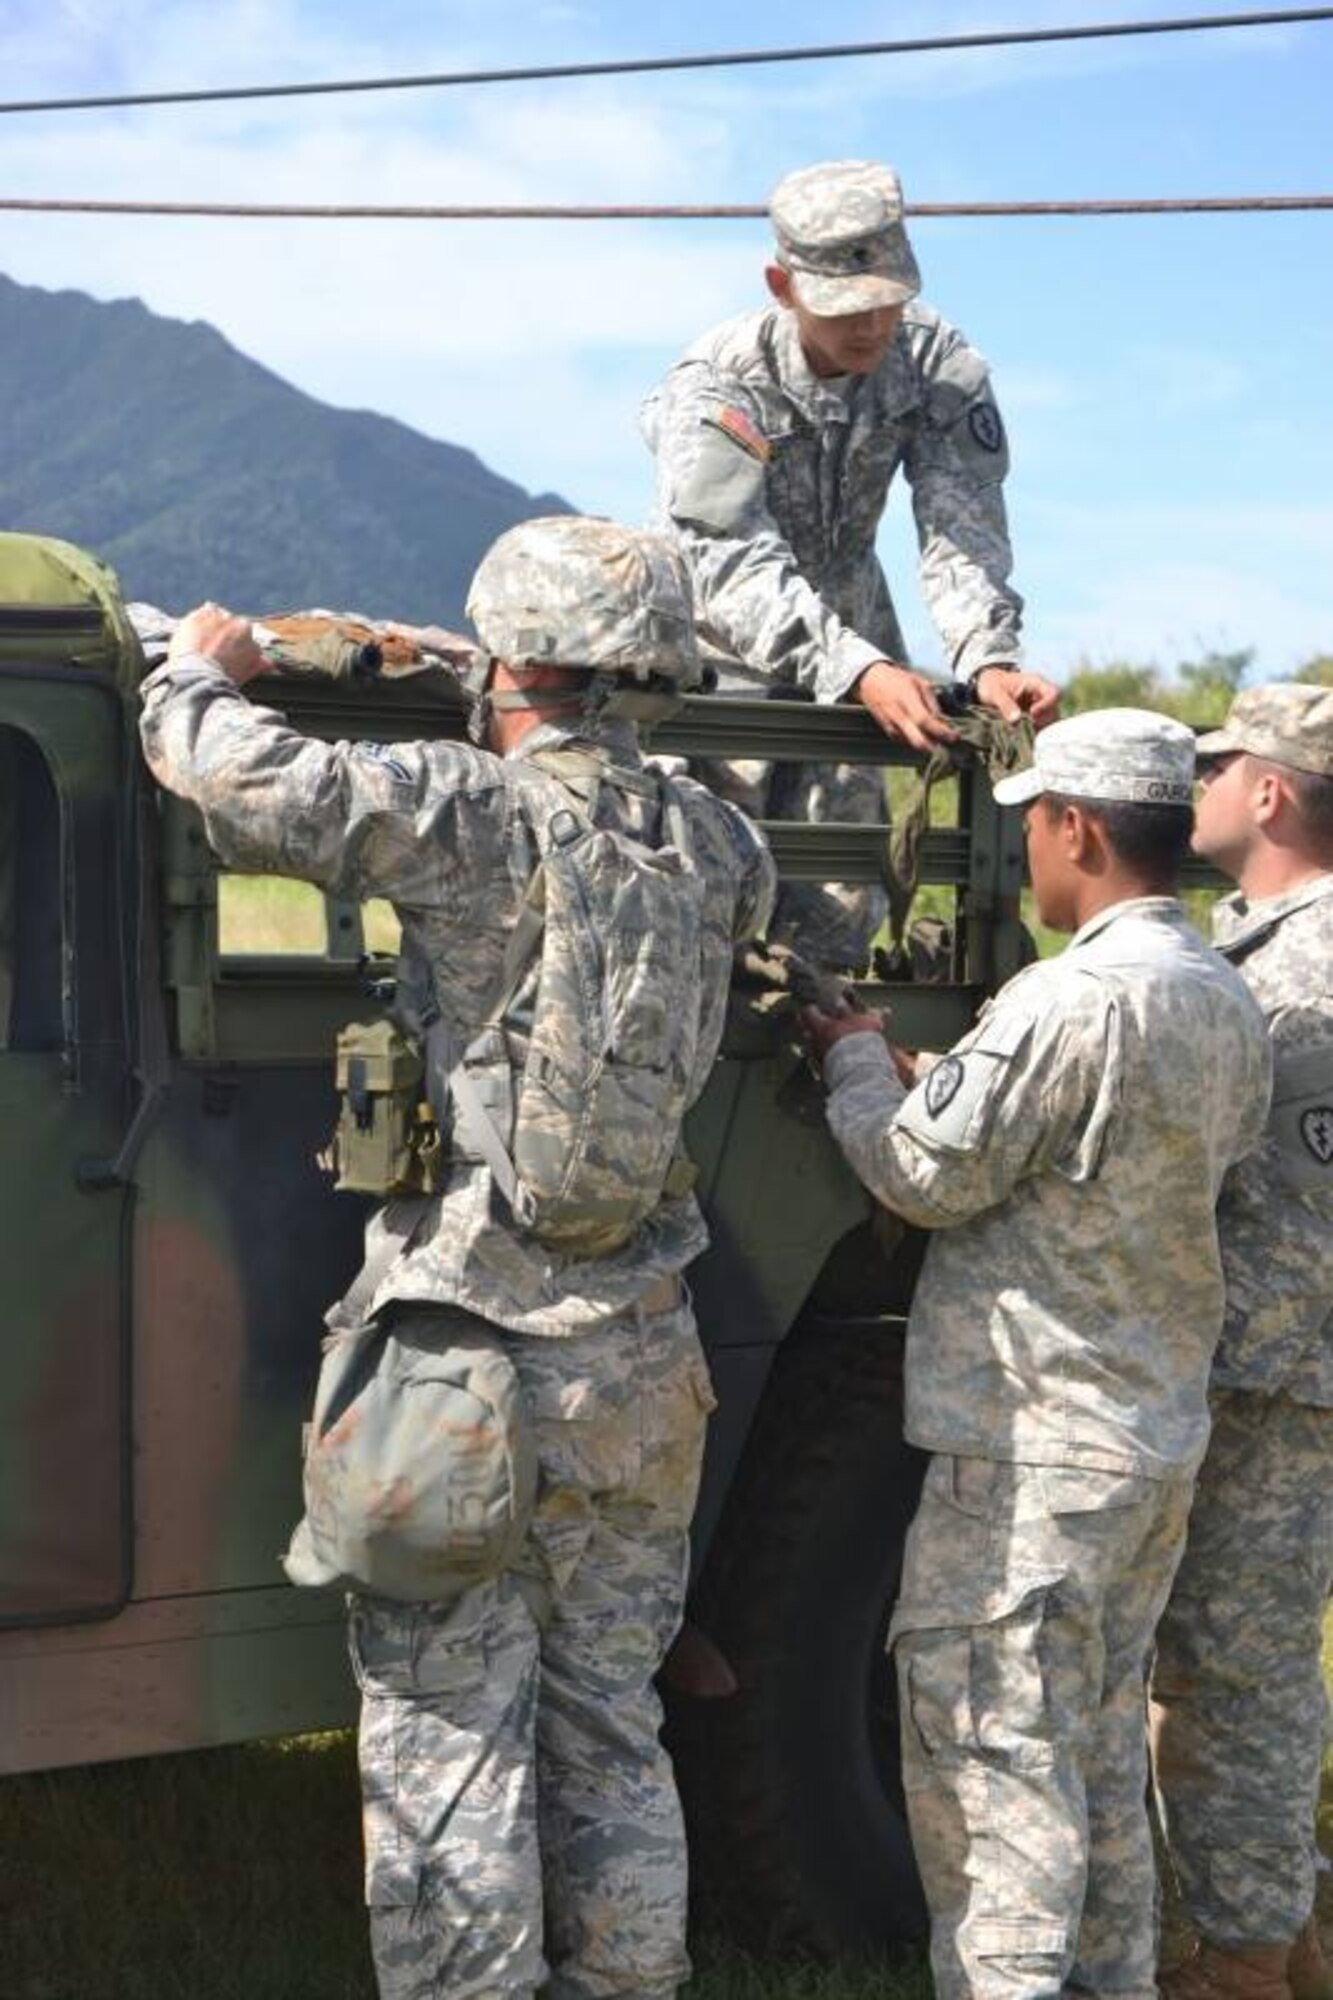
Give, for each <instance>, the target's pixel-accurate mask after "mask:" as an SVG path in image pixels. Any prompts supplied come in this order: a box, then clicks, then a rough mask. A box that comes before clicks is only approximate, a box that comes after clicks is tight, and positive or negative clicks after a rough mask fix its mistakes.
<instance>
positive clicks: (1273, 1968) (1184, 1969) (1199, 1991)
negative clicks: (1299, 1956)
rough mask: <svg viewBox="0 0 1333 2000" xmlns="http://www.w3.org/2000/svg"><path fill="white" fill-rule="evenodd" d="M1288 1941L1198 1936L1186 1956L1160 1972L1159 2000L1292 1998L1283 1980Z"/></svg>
mask: <svg viewBox="0 0 1333 2000" xmlns="http://www.w3.org/2000/svg"><path fill="white" fill-rule="evenodd" d="M1290 1951H1291V1947H1290V1945H1285V1944H1249V1945H1231V1946H1224V1945H1220V1944H1208V1943H1206V1942H1205V1941H1204V1940H1203V1939H1202V1938H1201V1939H1200V1940H1199V1941H1198V1943H1197V1944H1196V1945H1195V1947H1194V1949H1193V1951H1192V1952H1191V1953H1190V1955H1189V1957H1188V1958H1187V1959H1185V1960H1184V1962H1183V1963H1182V1964H1180V1965H1173V1966H1172V1968H1171V1970H1170V1971H1169V1972H1164V1973H1162V1974H1161V1975H1160V1976H1159V1978H1158V1981H1157V1990H1158V1992H1159V1993H1160V1994H1161V1995H1162V1996H1163V2000H1292V1991H1291V1988H1290V1986H1288V1984H1287V1959H1288V1956H1289V1954H1290Z"/></svg>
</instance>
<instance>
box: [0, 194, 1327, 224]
mask: <svg viewBox="0 0 1333 2000" xmlns="http://www.w3.org/2000/svg"><path fill="white" fill-rule="evenodd" d="M1312 209H1333V194H1236V195H1182V196H1175V197H1170V196H1169V197H1166V198H1163V199H1158V200H1137V199H1129V198H1126V199H1124V200H1114V199H1112V200H1109V201H935V202H930V201H927V202H909V203H907V204H906V206H905V207H904V210H903V213H904V214H905V215H908V216H913V217H923V216H924V217H928V218H938V219H945V220H952V219H954V218H956V217H960V216H1058V215H1245V214H1264V215H1271V214H1274V213H1278V214H1282V213H1293V214H1294V213H1300V212H1306V211H1309V210H1312ZM4 211H9V212H11V213H20V214H35V215H146V216H154V215H156V216H198V217H204V218H221V219H224V220H225V219H228V218H233V219H241V220H245V221H261V222H271V221H297V222H664V221H676V220H684V221H719V220H720V221H728V222H730V221H751V220H754V219H755V218H757V217H760V216H764V215H767V213H768V210H767V208H766V207H764V206H763V205H762V204H761V203H745V204H731V205H716V206H708V205H700V204H698V203H693V204H688V205H676V206H665V205H659V206H652V205H648V204H639V205H634V206H621V207H614V208H606V207H602V208H589V207H579V206H573V205H570V206H564V207H561V206H557V205H554V204H540V203H524V204H518V203H515V204H509V205H506V206H503V207H499V206H497V207H477V206H466V207H464V206H461V205H456V206H447V205H445V206H441V205H431V206H424V205H422V204H419V203H418V204H413V205H411V206H394V205H388V204H374V205H372V204H370V203H365V202H342V203H326V202H318V203H316V202H290V203H285V202H284V203H278V202H240V201H235V202H222V201H206V202H189V201H81V200H75V199H70V200H64V199H61V198H59V197H55V198H51V199H45V198H39V197H36V196H27V195H0V212H4Z"/></svg>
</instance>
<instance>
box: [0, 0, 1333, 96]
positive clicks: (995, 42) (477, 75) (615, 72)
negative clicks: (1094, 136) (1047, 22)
mask: <svg viewBox="0 0 1333 2000" xmlns="http://www.w3.org/2000/svg"><path fill="white" fill-rule="evenodd" d="M1329 20H1333V6H1330V7H1267V8H1263V9H1261V10H1257V11H1253V12H1250V13H1245V14H1192V15H1180V16H1177V17H1176V18H1174V19H1163V20H1150V21H1100V22H1090V23H1087V24H1085V25H1084V26H1082V27H1065V28H996V29H991V30H988V31H984V32H979V33H975V34H963V35H919V36H915V37H913V38H911V39H901V40H897V41H887V42H824V43H818V44H815V45H813V46H811V47H808V48H786V49H736V50H732V51H730V52H728V53H725V54H711V55H695V56H642V57H636V58H633V59H629V60H626V61H624V62H586V63H549V64H545V65H534V66H530V67H526V68H522V69H466V70H444V71H438V72H435V73H433V74H427V75H420V76H363V77H347V78H343V79H342V80H340V81H338V82H332V83H329V82H326V83H258V84H237V85H233V86H231V87H228V88H222V89H216V90H145V91H124V92H119V93H116V94H114V95H112V94H107V95H103V96H98V97H29V98H16V99H13V100H11V101H10V102H8V103H0V113H11V114H12V113H17V112H24V111H109V110H127V109H130V108H132V107H137V106H141V105H154V104H222V103H228V102H236V101H238V100H241V99H250V98H268V97H328V96H333V95H335V94H338V93H351V92H355V91H360V92H366V91H375V90H445V89H450V88H457V87H459V86H461V85H471V84H484V83H554V82H557V81H559V80H562V79H565V78H570V77H593V76H642V75H650V74H654V73H660V72H663V71H667V70H690V69H738V68H742V67H753V66H755V65H758V64H762V63H795V62H838V61H846V60H847V59H848V58H852V57H859V56H906V55H922V54H926V53H928V52H938V51H947V50H951V49H1000V48H1017V47H1024V46H1031V45H1032V44H1034V43H1038V42H1091V41H1102V40H1107V39H1109V38H1112V37H1115V36H1124V35H1185V34H1194V33H1198V32H1200V31H1202V30H1213V29H1224V28H1269V27H1281V26H1289V25H1291V24H1292V23H1306V22H1310V21H1329Z"/></svg>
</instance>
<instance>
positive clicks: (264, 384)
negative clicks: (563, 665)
mask: <svg viewBox="0 0 1333 2000" xmlns="http://www.w3.org/2000/svg"><path fill="white" fill-rule="evenodd" d="M0 380H2V381H3V383H4V393H3V396H2V397H0V527H5V528H11V529H24V530H28V531H30V532H34V533H40V534H48V535H62V536H64V537H65V538H66V540H68V541H72V542H79V543H82V544H83V545H84V546H85V547H87V548H90V549H92V550H94V551H95V552H96V553H97V554H98V555H100V556H103V557H105V558H106V560H107V561H108V562H110V563H112V564H114V566H115V568H116V569H117V570H118V571H119V572H120V579H121V582H122V584H123V585H124V588H125V594H126V596H127V597H130V598H145V599H147V600H148V601H149V602H151V603H154V604H160V605H162V606H164V607H165V608H166V609H168V610H172V611H179V610H182V609H185V608H186V607H188V606H189V605H191V604H195V603H198V602H199V601H200V599H202V598H205V597H214V598H217V599H219V600H220V601H221V602H222V603H229V604H236V605H243V606H244V607H246V609H248V610H255V611H276V610H280V609H282V608H283V607H285V606H290V607H296V606H310V605H316V604H322V605H329V606H332V607H335V608H338V609H354V610H358V611H364V612H366V613H367V614H368V615H370V616H372V617H398V618H406V619H418V620H427V619H431V620H436V621H438V622H440V623H443V624H446V625H457V624H460V623H461V622H462V618H463V600H464V598H465V596H466V594H467V585H468V580H469V578H470V577H471V574H472V571H473V569H474V568H475V567H476V563H477V559H478V558H479V556H480V555H481V553H482V551H483V550H484V549H485V548H486V547H487V545H488V544H489V543H490V542H491V541H492V540H493V539H494V538H495V536H496V535H498V534H499V533H501V531H502V530H503V529H505V528H507V527H510V526H512V524H513V523H514V522H515V521H521V520H526V519H528V518H529V517H531V516H532V515H534V514H551V513H565V512H567V511H568V508H567V504H566V502H565V501H563V500H560V499H558V498H557V497H556V496H555V495H553V494H550V493H542V494H537V495H535V496H534V495H532V494H529V493H526V492H525V491H524V490H523V488H522V487H521V486H515V485H514V484H513V483H512V482H511V481H509V480H507V479H502V478H500V477H499V475H498V474H497V473H494V472H492V471H490V470H489V468H488V467H487V466H485V465H483V464H482V462H481V460H480V459H479V458H477V457H475V456H474V454H473V453H472V452H470V451H465V450H463V449H462V448H461V447H460V446H458V445H453V444H442V443H439V442H437V441H436V440H435V439H433V438H428V437H423V436H422V435H421V434H420V432H417V431H413V430H409V429H408V427H407V425H405V424H400V423H395V422H393V421H392V420H391V419H390V418H388V417H379V416H375V415H374V414H372V413H371V412H370V411H368V410H339V409H334V408H332V407H331V406H330V405H329V404H327V403H320V402H317V401H316V400H315V398H314V397H313V396H307V395H304V394H303V393H302V392H301V390H299V389H294V388H293V387H292V386H291V384H290V383H288V382H284V381H282V380H281V378H280V377H279V376H277V375H274V374H272V373H271V372H270V371H269V370H268V369H267V368H262V367H261V366H260V365H259V363H258V362H256V361H251V360H249V359H248V358H247V357H246V356H245V355H244V354H241V353H239V352H238V351H237V349H236V348H234V347H232V346H231V345H230V343H229V342H228V341H226V340H224V339H223V337H222V335H221V334H220V333H218V332H217V331H216V330H215V329H214V328H213V327H211V326H207V325H205V324H204V323H203V322H200V321H195V322H192V323H186V322H184V321H180V320H170V319H163V318H160V317H159V316H158V314H156V313H151V312H149V311H148V309H147V307H146V306H143V305H141V304H140V303H139V301H138V300H137V299H122V300H118V301H116V302H115V303H114V304H103V303H101V302H100V301H98V300H95V299H90V298H88V297H86V296H85V295H84V294H83V293H82V292H48V291H44V290H42V289H40V288H38V287H36V286H31V285H19V284H15V283H14V281H13V280H12V279H10V278H6V277H4V276H3V275H0Z"/></svg>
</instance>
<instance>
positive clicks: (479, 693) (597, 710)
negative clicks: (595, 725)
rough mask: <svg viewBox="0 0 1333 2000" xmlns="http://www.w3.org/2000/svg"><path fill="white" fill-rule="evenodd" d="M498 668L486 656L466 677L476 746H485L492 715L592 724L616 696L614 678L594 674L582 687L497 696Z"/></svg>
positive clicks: (526, 690)
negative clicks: (534, 714) (538, 714)
mask: <svg viewBox="0 0 1333 2000" xmlns="http://www.w3.org/2000/svg"><path fill="white" fill-rule="evenodd" d="M495 665H496V663H495V661H494V659H492V658H489V657H488V656H487V655H485V654H482V655H481V657H480V658H479V659H478V660H477V662H476V664H475V665H474V666H472V667H470V668H469V669H468V672H467V674H466V675H465V676H464V688H465V691H466V693H467V694H468V696H469V698H470V701H471V708H470V712H469V714H468V724H467V733H468V735H469V736H470V737H471V739H472V741H473V742H474V743H478V744H481V745H483V746H484V745H485V742H486V734H487V729H488V726H489V723H490V719H491V717H492V715H510V714H513V713H515V712H516V711H522V710H524V709H526V710H529V711H531V710H533V709H540V710H541V711H542V713H543V714H544V715H570V716H578V717H580V718H582V719H583V720H585V721H587V722H588V723H592V722H594V721H595V720H596V718H597V717H598V716H599V715H600V714H601V712H602V710H603V709H604V708H605V707H606V704H607V702H608V701H609V700H610V699H611V697H612V696H613V695H614V694H615V693H616V681H615V677H614V676H613V675H611V674H594V675H593V676H592V678H591V679H590V680H589V681H587V682H586V683H584V684H583V685H582V686H579V687H570V688H567V689H564V690H561V689H560V688H555V687H550V686H547V687H539V688H502V689H501V690H500V692H499V693H498V694H496V693H493V692H492V689H491V681H492V679H493V678H494V674H495Z"/></svg>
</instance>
